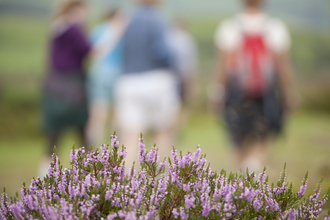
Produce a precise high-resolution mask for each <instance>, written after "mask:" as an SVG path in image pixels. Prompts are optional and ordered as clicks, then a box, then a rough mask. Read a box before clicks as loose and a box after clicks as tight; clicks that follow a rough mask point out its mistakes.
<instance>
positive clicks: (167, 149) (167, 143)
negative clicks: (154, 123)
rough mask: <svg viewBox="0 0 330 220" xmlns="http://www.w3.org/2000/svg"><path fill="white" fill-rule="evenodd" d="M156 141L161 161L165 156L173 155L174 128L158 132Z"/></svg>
mask: <svg viewBox="0 0 330 220" xmlns="http://www.w3.org/2000/svg"><path fill="white" fill-rule="evenodd" d="M155 143H156V144H157V148H158V152H159V160H160V161H163V160H164V158H165V157H167V158H168V157H171V149H172V146H174V144H175V138H174V132H173V130H172V129H166V130H162V131H159V132H157V133H156V135H155Z"/></svg>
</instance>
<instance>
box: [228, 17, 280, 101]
mask: <svg viewBox="0 0 330 220" xmlns="http://www.w3.org/2000/svg"><path fill="white" fill-rule="evenodd" d="M265 26H266V22H265ZM240 29H242V31H241V39H242V40H241V44H240V46H239V47H238V48H237V50H236V51H235V52H234V56H233V62H232V73H233V75H234V79H235V81H236V82H237V84H238V87H239V89H240V90H241V92H242V93H243V94H244V95H246V96H251V97H262V96H263V95H264V94H265V93H266V91H267V89H268V88H270V86H272V85H273V84H274V82H275V80H276V78H275V73H276V68H275V66H276V65H275V56H274V53H273V51H272V50H271V49H270V48H269V47H268V46H267V42H266V34H267V33H266V31H260V32H258V33H246V32H244V31H243V28H241V27H240Z"/></svg>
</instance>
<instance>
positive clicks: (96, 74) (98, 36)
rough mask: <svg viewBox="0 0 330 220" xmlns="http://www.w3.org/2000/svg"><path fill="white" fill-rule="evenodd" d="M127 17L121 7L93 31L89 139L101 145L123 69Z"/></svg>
mask: <svg viewBox="0 0 330 220" xmlns="http://www.w3.org/2000/svg"><path fill="white" fill-rule="evenodd" d="M124 23H125V22H124V19H123V17H122V15H121V14H120V13H119V11H118V10H113V11H111V12H110V13H109V15H108V16H107V18H106V20H105V21H104V22H103V23H101V24H100V25H98V26H97V27H96V28H95V30H94V31H93V33H92V36H91V42H92V47H93V51H92V63H91V68H90V74H89V76H88V79H87V91H88V100H89V121H88V124H87V140H88V142H89V144H90V145H99V144H101V141H102V140H103V137H104V133H105V129H106V126H107V121H108V120H109V108H110V106H111V104H112V101H113V88H114V86H115V84H116V82H117V78H118V76H119V75H120V74H121V72H122V45H123V42H122V35H123V32H124V29H125V24H124Z"/></svg>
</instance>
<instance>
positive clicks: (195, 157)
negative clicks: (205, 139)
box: [194, 145, 202, 162]
mask: <svg viewBox="0 0 330 220" xmlns="http://www.w3.org/2000/svg"><path fill="white" fill-rule="evenodd" d="M201 152H202V150H201V148H200V146H199V145H198V148H197V150H196V151H195V153H194V162H197V161H198V159H199V157H200V154H201Z"/></svg>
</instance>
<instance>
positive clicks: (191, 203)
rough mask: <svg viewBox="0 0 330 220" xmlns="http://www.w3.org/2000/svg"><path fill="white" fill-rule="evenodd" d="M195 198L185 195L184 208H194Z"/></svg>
mask: <svg viewBox="0 0 330 220" xmlns="http://www.w3.org/2000/svg"><path fill="white" fill-rule="evenodd" d="M194 202H195V198H194V197H192V196H188V195H186V196H185V203H186V209H190V208H195V204H194Z"/></svg>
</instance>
